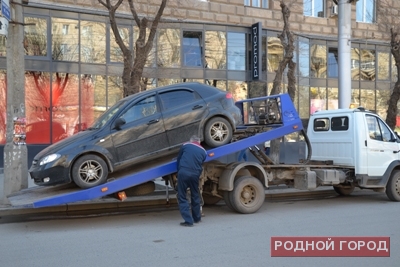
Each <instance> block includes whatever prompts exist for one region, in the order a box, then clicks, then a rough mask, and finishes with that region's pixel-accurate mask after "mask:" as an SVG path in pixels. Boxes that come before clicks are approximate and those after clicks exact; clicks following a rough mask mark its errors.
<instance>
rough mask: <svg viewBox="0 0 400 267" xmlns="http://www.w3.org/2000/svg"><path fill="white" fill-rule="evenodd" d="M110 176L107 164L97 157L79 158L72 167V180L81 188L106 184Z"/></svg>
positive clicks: (86, 156)
mask: <svg viewBox="0 0 400 267" xmlns="http://www.w3.org/2000/svg"><path fill="white" fill-rule="evenodd" d="M107 176H108V167H107V164H106V162H105V161H104V160H103V159H102V158H100V157H99V156H96V155H85V156H82V157H80V158H78V159H77V160H76V161H75V163H74V165H73V166H72V179H73V181H74V182H75V184H76V185H77V186H79V187H81V188H90V187H94V186H96V185H100V184H104V183H105V182H106V180H107Z"/></svg>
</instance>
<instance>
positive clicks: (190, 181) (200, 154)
mask: <svg viewBox="0 0 400 267" xmlns="http://www.w3.org/2000/svg"><path fill="white" fill-rule="evenodd" d="M206 157H207V152H206V150H205V149H204V148H203V147H202V146H201V145H200V138H199V137H197V136H195V135H193V136H192V137H191V138H190V142H188V143H184V144H183V145H182V147H181V149H180V151H179V154H178V158H177V163H178V186H177V188H178V204H179V211H180V213H181V215H182V218H183V219H184V220H185V221H184V222H182V223H181V225H182V226H193V222H194V223H198V222H200V221H201V212H200V193H199V178H200V175H201V172H202V171H203V162H204V160H205V159H206ZM188 188H189V189H190V197H191V202H190V205H191V212H190V206H189V203H188V200H187V198H186V192H187V189H188Z"/></svg>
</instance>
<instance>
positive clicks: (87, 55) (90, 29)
mask: <svg viewBox="0 0 400 267" xmlns="http://www.w3.org/2000/svg"><path fill="white" fill-rule="evenodd" d="M80 25H81V42H80V49H81V61H82V62H85V63H105V62H106V52H105V51H106V36H107V34H106V25H105V24H104V23H101V22H93V21H84V20H81V21H80Z"/></svg>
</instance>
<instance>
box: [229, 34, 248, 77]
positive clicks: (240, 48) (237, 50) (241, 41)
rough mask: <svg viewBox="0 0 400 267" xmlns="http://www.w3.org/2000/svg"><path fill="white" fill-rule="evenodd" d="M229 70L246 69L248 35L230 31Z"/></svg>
mask: <svg viewBox="0 0 400 267" xmlns="http://www.w3.org/2000/svg"><path fill="white" fill-rule="evenodd" d="M227 52H228V70H245V69H246V35H245V34H244V33H236V32H228V51H227Z"/></svg>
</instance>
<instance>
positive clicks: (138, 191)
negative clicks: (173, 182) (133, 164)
mask: <svg viewBox="0 0 400 267" xmlns="http://www.w3.org/2000/svg"><path fill="white" fill-rule="evenodd" d="M155 189H156V184H155V183H154V182H153V181H149V182H147V183H144V184H139V185H136V186H132V187H130V188H128V189H125V190H124V191H125V194H126V196H128V197H134V196H143V195H147V194H150V193H153V192H154V190H155Z"/></svg>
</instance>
